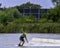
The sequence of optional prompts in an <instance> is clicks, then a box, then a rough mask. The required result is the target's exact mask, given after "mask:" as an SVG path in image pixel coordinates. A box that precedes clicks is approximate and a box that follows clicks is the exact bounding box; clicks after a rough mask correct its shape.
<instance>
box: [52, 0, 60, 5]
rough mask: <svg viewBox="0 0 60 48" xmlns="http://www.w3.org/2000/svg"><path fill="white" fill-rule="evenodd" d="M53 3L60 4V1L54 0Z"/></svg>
mask: <svg viewBox="0 0 60 48" xmlns="http://www.w3.org/2000/svg"><path fill="white" fill-rule="evenodd" d="M52 2H53V4H54V5H58V4H60V0H52Z"/></svg>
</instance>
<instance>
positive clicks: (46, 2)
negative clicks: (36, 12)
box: [0, 0, 54, 8]
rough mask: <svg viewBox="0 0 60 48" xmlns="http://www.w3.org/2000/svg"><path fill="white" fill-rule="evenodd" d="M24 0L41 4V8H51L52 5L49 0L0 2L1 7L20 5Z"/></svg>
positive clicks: (0, 0)
mask: <svg viewBox="0 0 60 48" xmlns="http://www.w3.org/2000/svg"><path fill="white" fill-rule="evenodd" d="M26 2H31V3H33V4H38V5H41V6H42V8H52V7H54V5H53V3H52V2H51V0H0V3H2V6H1V7H13V6H16V5H18V6H19V5H21V4H23V3H26Z"/></svg>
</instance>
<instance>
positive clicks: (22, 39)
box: [18, 32, 28, 46]
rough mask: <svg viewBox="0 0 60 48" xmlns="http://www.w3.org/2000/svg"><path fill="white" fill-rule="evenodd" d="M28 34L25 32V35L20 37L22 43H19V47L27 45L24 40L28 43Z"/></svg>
mask: <svg viewBox="0 0 60 48" xmlns="http://www.w3.org/2000/svg"><path fill="white" fill-rule="evenodd" d="M26 34H27V33H26V32H23V34H22V35H21V36H20V38H19V40H20V42H19V44H18V46H23V45H24V43H25V40H24V38H25V39H26V41H27V43H28V40H27V37H26Z"/></svg>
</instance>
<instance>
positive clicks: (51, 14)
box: [47, 5, 60, 22]
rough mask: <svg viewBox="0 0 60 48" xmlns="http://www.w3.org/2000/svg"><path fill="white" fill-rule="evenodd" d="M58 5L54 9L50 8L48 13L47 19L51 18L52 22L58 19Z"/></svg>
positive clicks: (59, 14)
mask: <svg viewBox="0 0 60 48" xmlns="http://www.w3.org/2000/svg"><path fill="white" fill-rule="evenodd" d="M59 9H60V5H58V6H56V7H55V8H54V9H51V10H50V11H49V14H48V17H47V18H48V19H51V20H53V22H57V21H58V20H59V19H60V10H59Z"/></svg>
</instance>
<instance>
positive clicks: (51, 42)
mask: <svg viewBox="0 0 60 48" xmlns="http://www.w3.org/2000/svg"><path fill="white" fill-rule="evenodd" d="M24 46H60V40H55V39H44V38H32V40H31V41H30V42H29V43H26V44H24Z"/></svg>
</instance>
